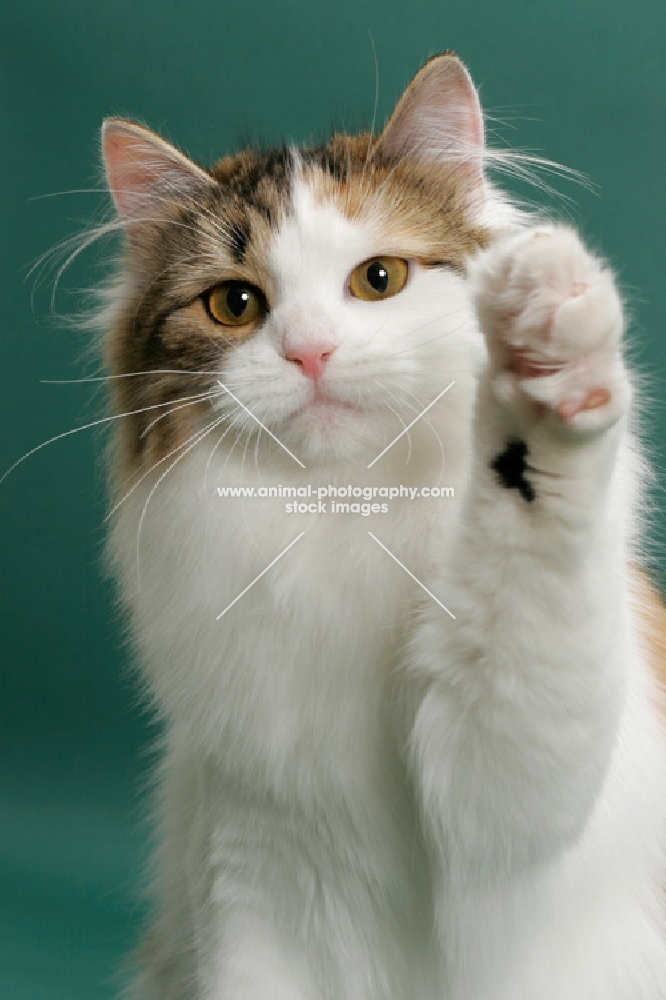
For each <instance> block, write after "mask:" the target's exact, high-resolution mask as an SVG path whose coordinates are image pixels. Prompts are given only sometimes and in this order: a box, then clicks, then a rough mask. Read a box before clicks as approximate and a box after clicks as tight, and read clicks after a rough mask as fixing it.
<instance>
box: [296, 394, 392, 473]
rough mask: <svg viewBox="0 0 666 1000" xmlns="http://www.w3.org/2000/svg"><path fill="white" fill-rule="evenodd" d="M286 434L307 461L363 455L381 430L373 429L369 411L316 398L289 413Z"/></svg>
mask: <svg viewBox="0 0 666 1000" xmlns="http://www.w3.org/2000/svg"><path fill="white" fill-rule="evenodd" d="M288 436H289V438H290V440H291V441H293V443H294V449H295V450H296V449H297V453H298V455H299V456H301V457H302V459H303V461H304V462H305V463H306V465H307V464H308V462H309V463H314V462H315V461H316V462H317V463H321V462H349V461H352V460H357V459H363V458H364V457H365V456H366V455H368V454H370V453H372V451H373V448H374V447H375V445H376V443H377V441H380V440H381V431H380V428H377V429H376V432H375V433H373V428H372V420H371V415H369V414H368V413H366V412H365V411H363V410H361V409H359V408H358V407H357V406H354V405H352V404H351V403H346V402H341V401H337V400H332V399H318V400H315V401H313V402H311V403H308V404H307V406H304V407H302V408H301V409H299V410H298V411H297V412H296V413H295V414H293V416H292V417H291V418H290V420H289V431H288Z"/></svg>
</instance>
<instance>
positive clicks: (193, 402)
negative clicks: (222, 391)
mask: <svg viewBox="0 0 666 1000" xmlns="http://www.w3.org/2000/svg"><path fill="white" fill-rule="evenodd" d="M215 395H219V393H215ZM207 397H208V398H211V399H212V398H213V392H212V389H207V390H206V391H205V392H201V393H199V395H198V396H193V397H192V398H191V399H190V401H189V402H187V403H180V404H179V405H178V406H174V407H173V409H172V410H167V412H166V413H160V415H159V417H155V419H154V420H151V421H150V423H149V424H148V426H147V427H146V428H145V429H144V430H142V431H141V434H140V435H139V439H140V440H142V439H143V438H145V437H146V435H147V434H149V433H150V431H151V430H152V429H153V427H154V426H155V424H158V423H159V422H160V420H164V418H165V417H170V416H171V414H172V413H175V412H176V410H182V409H184V408H185V407H186V406H196V404H197V403H200V402H201V401H202V400H204V399H206V398H207ZM186 398H187V397H186Z"/></svg>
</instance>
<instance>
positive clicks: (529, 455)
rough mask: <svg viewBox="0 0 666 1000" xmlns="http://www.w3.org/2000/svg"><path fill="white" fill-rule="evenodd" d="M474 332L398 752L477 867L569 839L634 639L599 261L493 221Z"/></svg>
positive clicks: (615, 327) (499, 875)
mask: <svg viewBox="0 0 666 1000" xmlns="http://www.w3.org/2000/svg"><path fill="white" fill-rule="evenodd" d="M471 281H472V286H473V289H474V294H475V301H476V307H477V312H478V317H479V321H480V325H481V328H482V331H483V333H484V335H485V337H486V341H487V346H488V364H487V368H486V371H485V374H484V376H483V377H482V378H481V381H480V384H479V390H478V400H477V406H476V414H475V430H474V441H475V454H474V456H473V460H472V472H471V475H470V480H469V486H468V492H467V495H466V499H465V501H464V508H463V509H462V510H461V513H460V516H459V519H458V522H457V527H456V530H455V532H454V533H452V534H453V535H454V537H452V538H451V539H450V540H449V542H448V543H447V548H446V551H445V552H444V553H442V558H441V567H442V568H441V570H438V573H439V579H437V580H435V581H434V582H433V585H432V587H433V591H434V592H436V593H442V594H446V598H447V603H448V604H449V606H450V607H451V608H452V609H454V610H455V613H456V621H454V622H452V621H451V620H450V619H449V618H447V617H446V616H444V615H441V614H440V613H439V609H438V608H437V606H436V605H434V604H433V605H432V606H428V607H427V608H426V609H425V612H424V615H425V618H424V621H423V624H422V626H421V627H420V629H419V630H418V631H417V633H416V635H415V639H414V643H413V647H412V651H411V656H412V664H413V667H414V670H415V674H416V679H417V684H418V683H419V682H420V684H421V688H420V691H421V696H420V697H421V700H420V705H419V707H418V709H417V711H416V715H415V722H414V725H413V730H412V734H411V744H410V746H411V751H410V752H411V757H412V765H413V768H414V771H415V774H416V780H417V784H418V787H419V793H420V796H421V801H422V808H423V815H424V822H425V825H426V827H427V828H428V831H429V833H430V835H431V836H432V837H433V838H434V839H435V840H436V841H437V842H438V843H440V844H443V845H445V853H444V855H443V856H444V857H446V859H447V861H448V864H450V866H451V869H452V871H455V872H456V875H457V876H460V877H463V878H464V877H465V876H469V877H470V878H472V879H480V880H482V881H490V882H493V881H495V880H499V881H500V882H501V881H502V879H504V878H505V877H508V876H512V875H513V873H514V872H515V871H517V870H521V869H526V868H529V867H531V866H534V865H538V864H540V863H542V862H544V861H546V860H547V859H549V858H550V857H552V856H554V855H555V854H556V853H558V852H560V851H561V850H563V849H564V848H565V847H566V846H568V845H570V844H572V843H573V842H575V841H576V840H577V839H578V838H579V837H580V835H581V833H582V831H583V829H584V828H585V826H586V823H587V822H588V819H589V817H590V814H591V812H592V810H593V807H594V804H595V801H596V800H597V798H598V796H599V793H600V790H601V788H602V785H603V782H604V777H605V775H606V773H607V769H608V764H609V760H610V757H611V754H612V749H613V746H614V743H615V740H616V735H617V729H618V719H619V716H620V712H621V706H622V700H623V685H624V677H625V671H626V666H627V659H628V657H629V656H630V651H629V642H628V632H627V626H626V620H625V607H626V602H625V563H626V542H625V534H626V532H625V521H626V516H625V509H626V506H627V498H626V496H624V495H622V494H623V477H622V474H621V465H622V463H623V462H624V461H625V460H626V459H627V457H628V455H629V450H628V445H627V442H626V428H625V424H626V420H625V415H626V411H627V409H628V405H629V399H630V390H629V382H628V379H627V374H626V370H625V366H624V362H623V358H622V352H621V339H622V333H623V316H622V308H621V303H620V299H619V296H618V294H617V291H616V288H615V285H614V281H613V278H612V276H611V274H610V273H609V272H608V271H607V270H606V269H605V268H604V267H603V265H602V264H601V263H600V262H599V261H598V260H596V259H595V258H594V257H593V256H592V255H590V254H589V253H588V251H587V250H586V249H585V248H584V247H583V245H582V244H581V242H580V239H579V238H578V236H577V235H576V233H574V232H573V231H572V230H570V229H567V228H564V227H555V226H554V227H541V228H538V229H530V230H526V231H522V232H520V233H519V234H517V235H512V236H510V237H506V238H504V239H502V240H500V241H499V242H497V243H496V244H495V245H493V246H492V247H491V248H490V249H489V250H487V251H486V252H485V253H484V254H483V255H482V257H481V258H480V259H479V260H478V261H477V262H476V263H475V265H474V267H473V269H472V274H471Z"/></svg>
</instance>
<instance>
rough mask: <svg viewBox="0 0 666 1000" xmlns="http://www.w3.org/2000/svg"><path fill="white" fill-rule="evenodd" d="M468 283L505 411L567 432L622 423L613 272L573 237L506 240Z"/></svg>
mask: <svg viewBox="0 0 666 1000" xmlns="http://www.w3.org/2000/svg"><path fill="white" fill-rule="evenodd" d="M470 277H471V281H472V288H473V292H474V297H475V303H476V309H477V313H478V317H479V322H480V326H481V329H482V331H483V333H484V335H485V337H486V342H487V345H488V354H489V362H490V370H489V375H490V378H491V383H492V387H493V390H494V392H495V395H496V396H497V397H498V398H499V399H500V401H501V402H502V403H504V404H505V405H507V406H509V407H513V408H516V409H520V410H521V411H522V412H523V413H524V414H527V415H529V416H531V417H533V418H534V419H543V418H544V417H548V416H551V417H552V419H554V421H555V423H557V424H560V425H564V426H566V427H567V428H570V429H571V430H574V431H594V430H603V429H604V428H606V427H608V426H610V425H611V424H612V423H614V422H615V421H616V420H617V419H618V417H619V416H621V414H622V413H623V412H624V411H625V410H626V408H627V405H628V402H629V396H630V390H629V382H628V379H627V375H626V370H625V367H624V363H623V360H622V350H621V340H622V333H623V325H624V323H623V315H622V305H621V302H620V298H619V295H618V293H617V289H616V288H615V283H614V281H613V277H612V274H611V273H610V271H608V270H607V269H606V268H604V266H603V264H602V263H601V262H600V261H598V260H597V259H596V258H595V257H593V256H592V255H591V254H590V253H589V252H588V251H587V250H586V249H585V247H584V246H583V244H582V243H581V241H580V239H579V237H578V235H577V234H576V233H575V232H574V230H572V229H569V228H566V227H564V226H543V227H539V228H534V229H529V230H524V231H522V232H519V233H517V234H514V235H511V236H509V237H505V238H503V239H501V240H499V241H497V242H496V243H494V244H492V245H491V246H490V247H489V249H488V250H486V251H484V253H482V254H481V255H480V257H479V258H478V259H477V260H476V261H475V263H474V265H473V266H472V268H471V272H470Z"/></svg>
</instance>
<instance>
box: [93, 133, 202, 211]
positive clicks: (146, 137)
mask: <svg viewBox="0 0 666 1000" xmlns="http://www.w3.org/2000/svg"><path fill="white" fill-rule="evenodd" d="M102 157H103V160H104V169H105V171H106V179H107V183H108V186H109V191H110V192H111V196H112V198H113V201H114V204H115V206H116V209H117V211H118V215H119V216H120V217H121V219H123V221H125V222H127V223H128V225H130V226H132V224H136V225H138V224H139V223H141V222H142V221H144V220H148V221H151V220H152V221H154V220H155V219H157V218H159V216H160V214H161V213H162V214H163V212H164V208H165V202H166V203H168V202H169V201H177V200H178V198H179V197H182V196H183V195H188V194H194V193H195V192H196V191H197V190H200V189H201V187H202V186H206V187H210V186H212V185H213V184H214V181H213V179H212V178H211V177H210V175H209V174H207V173H206V172H205V170H202V169H201V168H200V167H198V166H197V165H196V164H195V163H193V162H192V161H191V160H189V159H188V158H187V157H186V156H184V155H183V154H182V153H180V152H179V151H178V150H177V149H175V147H174V146H171V145H170V144H169V143H168V142H165V141H164V139H160V137H159V136H158V135H155V133H154V132H151V131H150V129H147V128H144V127H143V126H142V125H136V124H135V123H134V122H129V121H125V120H123V119H122V118H107V119H106V121H105V122H104V124H103V125H102Z"/></svg>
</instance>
